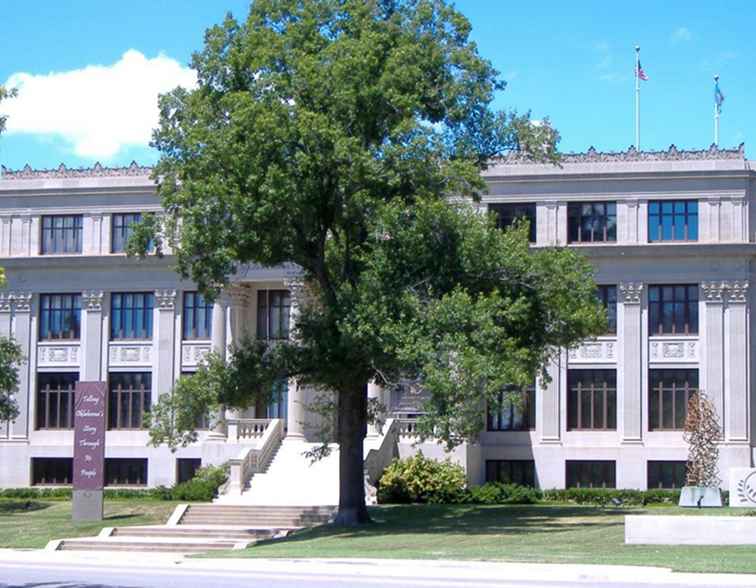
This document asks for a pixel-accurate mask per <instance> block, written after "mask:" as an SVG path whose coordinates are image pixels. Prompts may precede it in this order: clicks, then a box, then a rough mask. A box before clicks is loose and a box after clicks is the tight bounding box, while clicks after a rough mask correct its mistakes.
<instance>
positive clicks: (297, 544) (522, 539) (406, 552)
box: [212, 505, 756, 573]
mask: <svg viewBox="0 0 756 588" xmlns="http://www.w3.org/2000/svg"><path fill="white" fill-rule="evenodd" d="M646 513H647V514H667V515H671V514H701V515H702V516H706V515H732V516H739V515H742V514H743V510H741V509H712V510H705V511H691V510H689V509H680V508H677V507H649V508H645V509H643V508H625V509H612V508H598V507H591V506H568V505H538V506H468V505H444V506H437V505H411V506H383V507H375V508H373V509H371V514H372V517H373V519H374V520H375V523H373V524H371V525H369V526H366V527H365V528H359V529H352V530H345V529H337V528H333V527H329V526H324V527H320V528H314V529H308V530H303V531H300V532H297V533H295V534H293V535H292V536H290V537H289V538H287V539H285V540H282V541H277V542H266V543H261V544H258V545H256V546H254V547H251V548H249V549H247V550H246V551H244V552H238V551H236V552H233V553H231V552H227V553H225V554H224V555H225V556H227V557H239V556H240V555H241V556H244V557H372V558H413V559H457V560H460V559H463V560H464V559H467V560H470V559H473V560H491V561H519V562H548V563H580V564H624V565H646V566H662V567H669V568H672V569H674V570H678V571H689V572H741V573H756V547H747V546H734V547H733V546H727V547H707V546H680V547H677V546H674V547H667V546H655V545H650V546H641V545H625V544H624V515H625V514H646ZM212 557H216V555H215V554H213V556H212Z"/></svg>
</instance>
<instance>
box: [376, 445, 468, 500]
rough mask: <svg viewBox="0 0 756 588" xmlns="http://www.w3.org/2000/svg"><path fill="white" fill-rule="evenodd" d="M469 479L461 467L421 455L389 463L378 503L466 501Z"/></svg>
mask: <svg viewBox="0 0 756 588" xmlns="http://www.w3.org/2000/svg"><path fill="white" fill-rule="evenodd" d="M466 498H467V480H466V478H465V470H464V469H463V468H462V466H459V465H457V464H453V463H452V462H451V461H449V460H446V461H437V460H435V459H429V458H427V457H425V456H424V455H423V454H422V452H418V453H417V454H416V455H414V456H412V457H409V458H407V459H396V460H394V461H393V462H391V463H390V464H389V466H388V467H387V468H386V470H385V471H384V472H383V475H382V476H381V479H380V480H379V482H378V502H380V503H382V504H391V503H394V504H396V503H399V504H407V503H413V502H420V503H426V502H427V503H431V504H453V503H459V502H465V501H466Z"/></svg>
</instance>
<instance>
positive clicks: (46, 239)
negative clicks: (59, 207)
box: [42, 214, 82, 255]
mask: <svg viewBox="0 0 756 588" xmlns="http://www.w3.org/2000/svg"><path fill="white" fill-rule="evenodd" d="M81 227H82V216H81V215H80V214H71V215H55V216H43V217H42V254H43V255H44V254H50V253H81Z"/></svg>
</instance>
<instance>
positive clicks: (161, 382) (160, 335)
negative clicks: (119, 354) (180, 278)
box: [152, 289, 176, 403]
mask: <svg viewBox="0 0 756 588" xmlns="http://www.w3.org/2000/svg"><path fill="white" fill-rule="evenodd" d="M155 308H156V312H157V321H155V324H156V325H157V329H156V330H155V332H154V333H153V335H152V338H153V348H154V349H155V350H156V351H157V353H155V354H154V355H155V359H154V363H153V382H152V401H153V403H155V402H157V399H158V397H159V396H160V395H161V394H167V393H169V392H170V391H171V390H172V389H173V364H174V362H173V359H174V353H175V340H174V337H175V329H174V323H175V315H176V290H170V289H168V290H155Z"/></svg>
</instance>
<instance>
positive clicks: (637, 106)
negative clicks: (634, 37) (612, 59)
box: [635, 45, 640, 151]
mask: <svg viewBox="0 0 756 588" xmlns="http://www.w3.org/2000/svg"><path fill="white" fill-rule="evenodd" d="M639 69H640V45H636V46H635V150H636V151H640V76H639V75H638V73H639Z"/></svg>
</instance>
